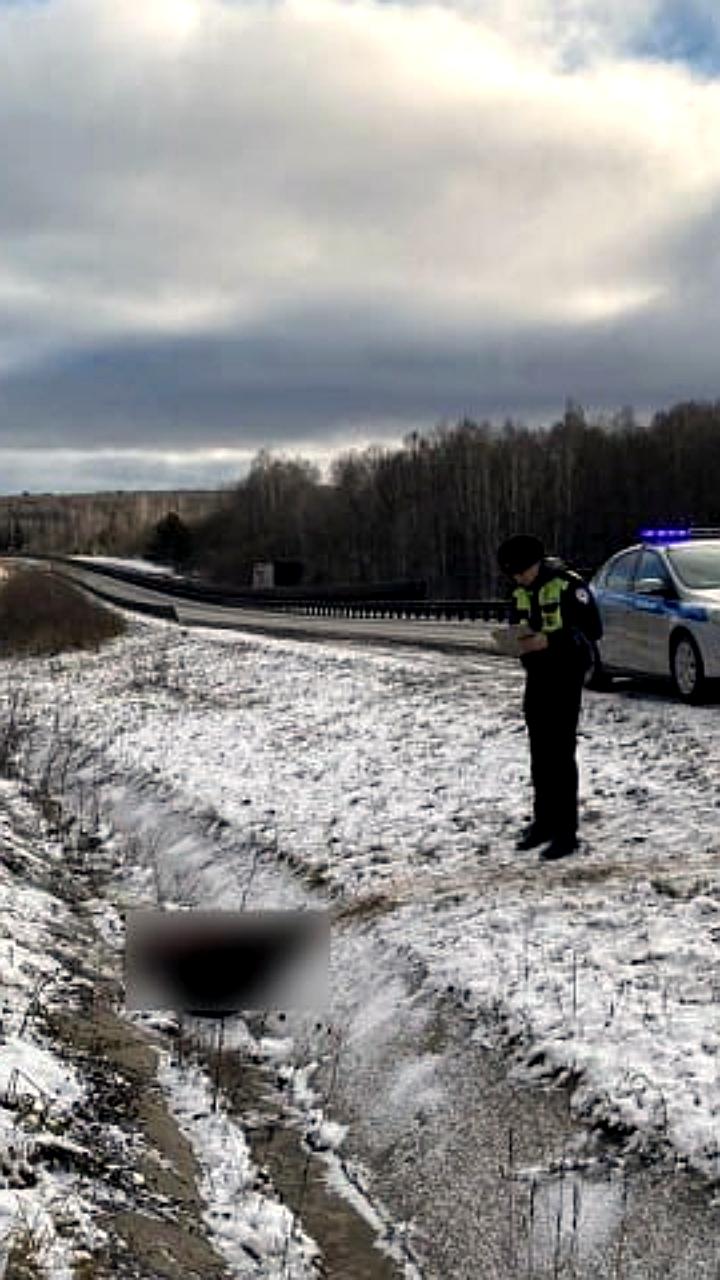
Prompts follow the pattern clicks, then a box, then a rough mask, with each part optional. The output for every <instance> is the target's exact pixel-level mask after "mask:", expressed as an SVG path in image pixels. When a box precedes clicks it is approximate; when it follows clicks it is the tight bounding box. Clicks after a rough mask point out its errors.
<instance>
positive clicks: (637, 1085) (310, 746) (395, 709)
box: [6, 621, 720, 1274]
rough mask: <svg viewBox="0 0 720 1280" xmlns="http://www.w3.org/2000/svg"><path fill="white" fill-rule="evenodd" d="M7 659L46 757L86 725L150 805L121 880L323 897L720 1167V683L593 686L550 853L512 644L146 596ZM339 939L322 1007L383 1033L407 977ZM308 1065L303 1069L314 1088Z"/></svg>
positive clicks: (89, 756)
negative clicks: (677, 697)
mask: <svg viewBox="0 0 720 1280" xmlns="http://www.w3.org/2000/svg"><path fill="white" fill-rule="evenodd" d="M8 673H9V678H8V686H7V694H6V697H7V698H11V697H12V690H13V689H16V690H17V689H18V688H21V689H22V690H23V694H24V697H25V698H26V699H27V703H26V706H25V712H24V714H26V715H27V717H28V720H29V721H31V722H32V724H33V725H34V726H35V734H36V736H35V741H34V747H33V751H34V758H35V760H36V762H37V761H38V760H40V759H41V757H42V746H41V740H42V737H43V734H45V735H46V736H47V735H48V734H49V733H50V729H51V727H52V726H53V725H54V726H55V729H54V731H53V732H55V734H56V735H57V733H58V731H59V732H61V733H62V734H64V735H66V737H67V738H68V739H72V740H73V741H74V742H76V743H77V742H81V743H82V744H83V745H84V748H85V749H86V757H85V763H84V764H83V766H82V769H81V770H80V772H79V774H78V778H79V781H80V783H81V785H82V787H84V788H85V790H86V792H87V793H88V794H89V793H91V792H92V791H93V789H94V790H96V791H97V792H98V794H100V792H102V794H103V796H104V801H103V802H104V803H110V801H111V800H112V795H113V789H115V793H116V795H115V812H116V814H119V813H120V811H121V810H122V808H123V805H125V806H126V807H127V795H126V792H125V791H124V788H126V787H127V786H132V787H133V788H134V794H135V795H136V797H137V796H141V797H144V801H145V802H146V803H147V804H148V805H149V806H151V807H152V809H153V813H154V814H155V818H154V819H153V821H154V822H155V823H156V834H157V833H158V832H159V833H160V834H159V835H158V837H157V840H156V843H155V847H154V854H153V859H152V865H150V863H148V865H147V866H146V868H145V874H144V875H143V874H139V875H138V876H137V877H136V879H135V881H134V882H133V883H131V884H127V885H126V886H125V902H126V905H127V904H131V905H156V904H157V903H158V902H160V903H161V904H163V905H176V906H180V905H182V906H191V905H195V906H202V907H206V908H208V907H213V908H224V909H238V908H240V907H242V906H253V907H258V906H277V905H290V904H292V905H296V904H297V903H298V902H301V901H310V900H312V901H313V902H314V904H315V905H317V904H318V903H321V902H322V901H327V902H328V904H329V905H330V906H331V908H332V910H333V912H334V913H335V915H336V918H337V919H338V920H339V921H341V920H342V919H344V918H345V919H349V918H355V919H361V920H362V919H364V920H365V921H366V929H367V937H368V938H369V939H370V941H371V943H372V945H373V946H377V947H379V948H381V950H384V952H385V953H386V954H388V955H392V954H395V955H398V956H399V955H405V956H407V957H410V958H411V959H412V962H413V963H414V964H417V965H420V966H421V970H422V973H423V975H424V976H423V980H422V982H423V991H424V994H425V996H426V997H427V998H428V999H430V1000H432V999H433V998H436V999H438V1000H440V999H447V998H448V995H450V997H451V998H452V999H453V1000H455V1001H457V1002H458V1003H459V1004H460V1005H461V1006H462V1007H463V1009H464V1010H465V1011H466V1013H467V1016H468V1017H469V1018H470V1019H471V1020H473V1021H474V1022H475V1024H476V1027H477V1030H476V1033H475V1034H476V1037H477V1039H478V1042H482V1041H483V1040H485V1039H487V1037H488V1036H491V1037H492V1036H493V1035H496V1037H497V1042H498V1043H502V1044H504V1045H505V1046H506V1047H508V1046H511V1049H512V1054H513V1057H514V1062H515V1070H516V1071H517V1072H518V1074H519V1075H521V1076H524V1077H525V1078H527V1079H532V1078H537V1079H538V1080H541V1079H542V1080H545V1079H550V1078H552V1079H558V1078H563V1076H565V1077H566V1078H567V1079H568V1080H569V1081H571V1082H572V1085H573V1089H574V1093H573V1098H574V1105H575V1107H576V1108H577V1111H578V1114H580V1115H582V1116H584V1117H585V1118H587V1119H588V1120H590V1121H592V1122H595V1123H598V1124H603V1125H604V1126H606V1127H608V1128H612V1127H614V1128H615V1130H616V1131H619V1132H627V1133H629V1134H631V1135H632V1134H635V1135H636V1137H635V1141H636V1143H638V1144H643V1143H644V1144H646V1145H648V1146H650V1147H658V1146H668V1145H669V1147H670V1148H671V1149H672V1150H673V1151H674V1152H675V1153H677V1155H678V1156H679V1157H681V1158H683V1159H684V1160H686V1161H687V1162H688V1163H689V1164H690V1165H691V1166H692V1167H694V1168H695V1169H697V1170H698V1171H700V1172H701V1173H703V1174H704V1175H707V1176H709V1177H711V1178H720V1073H719V1071H718V1061H719V1055H720V1008H719V1005H718V995H719V994H720V827H719V819H720V788H719V787H718V780H719V779H720V767H719V766H720V736H719V734H718V717H719V715H720V712H719V710H718V707H717V706H707V707H698V708H688V707H685V706H682V705H680V704H678V703H677V702H675V701H673V700H672V699H671V698H670V697H669V696H668V697H666V696H664V695H663V694H662V693H660V694H656V693H652V692H648V691H647V690H645V691H621V692H613V693H609V694H592V695H591V694H588V695H586V699H585V706H584V712H583V719H582V724H581V737H580V747H579V760H580V770H581V824H582V834H583V835H584V837H585V841H586V844H585V847H584V848H583V849H582V851H581V852H580V853H579V854H578V855H577V856H576V857H574V858H573V859H569V860H567V861H566V862H563V863H560V864H557V865H553V866H545V865H541V864H540V863H539V862H538V861H537V859H536V856H535V855H533V854H530V855H527V854H525V855H519V854H517V853H516V852H515V850H514V847H513V841H514V836H515V833H516V830H517V828H518V827H519V826H520V825H522V822H523V821H524V819H525V817H526V815H527V813H528V807H529V788H528V768H527V749H526V742H525V734H524V726H523V723H522V718H521V710H520V702H521V693H522V679H523V675H522V671H521V669H520V668H519V665H517V664H515V663H514V662H512V661H509V660H505V659H499V658H494V657H492V656H490V655H488V654H487V653H483V652H480V651H478V652H477V653H476V654H473V653H469V654H461V655H457V654H456V655H445V654H441V653H430V652H423V651H422V650H421V649H417V650H408V649H404V650H401V651H393V650H391V649H390V648H388V649H387V650H384V649H373V650H368V649H363V648H362V647H352V646H348V645H341V644H334V643H333V644H331V643H315V644H313V645H305V644H303V643H302V642H301V641H295V640H280V639H273V638H269V637H262V636H249V635H242V634H232V635H229V634H227V633H222V634H216V633H211V632H209V631H200V630H198V631H193V632H191V633H187V632H182V631H181V630H179V629H178V628H177V627H174V626H172V625H171V624H164V623H162V622H154V621H153V622H141V623H133V624H132V627H131V632H130V634H129V635H128V636H127V637H125V638H123V639H121V640H118V641H114V642H113V643H112V644H111V645H109V646H107V647H106V648H105V649H104V650H103V651H102V652H101V653H99V654H98V655H96V656H88V655H87V654H83V655H78V656H74V655H73V656H64V657H61V658H57V659H55V660H53V661H52V662H51V663H47V662H42V661H38V660H27V661H24V662H22V663H20V662H18V663H13V664H12V667H11V668H8ZM58 727H59V729H58ZM80 775H81V776H80ZM77 780H78V779H76V781H77ZM123 797H125V798H124V799H123ZM158 813H165V814H166V815H167V829H166V833H165V838H164V839H162V838H161V837H162V831H161V828H162V820H160V821H159V826H158V820H157V814H158ZM184 819H187V821H188V822H191V821H193V820H198V819H202V822H203V824H204V829H205V830H206V831H208V832H211V833H213V840H212V848H211V849H210V851H209V848H208V844H207V842H203V841H202V840H198V841H194V840H192V839H191V838H189V837H187V836H183V837H180V836H178V834H177V830H179V828H177V827H176V828H172V823H175V824H177V823H178V822H180V821H182V820H184ZM138 821H142V819H141V818H140V819H138ZM127 822H128V823H129V824H130V825H132V819H131V817H129V816H128V817H127ZM173 831H174V832H175V834H173ZM268 859H270V860H271V861H272V860H274V861H275V863H276V864H281V865H283V866H285V867H287V866H289V867H291V868H293V870H294V872H295V873H296V875H297V876H298V877H299V879H298V881H297V887H296V889H295V890H293V888H292V881H283V885H284V888H283V889H282V892H281V893H280V890H279V889H278V883H279V882H278V881H277V879H273V877H272V875H271V874H269V871H268ZM288 886H290V887H288ZM279 893H280V897H278V894H279ZM101 915H102V912H99V916H101ZM105 927H106V928H107V929H108V930H109V931H110V934H111V933H112V927H111V924H108V923H107V921H106V922H105ZM116 943H118V939H117V937H116ZM347 961H348V946H347V945H344V944H341V945H339V946H338V948H337V952H336V954H335V960H334V962H333V965H332V978H333V984H334V990H335V1005H334V1013H333V1010H331V1011H330V1018H331V1020H332V1018H333V1016H334V1017H335V1021H336V1025H338V1024H339V1023H342V1020H343V1018H344V1019H345V1024H344V1028H341V1029H342V1030H344V1033H345V1034H346V1036H347V1038H348V1044H349V1046H350V1051H351V1052H355V1053H357V1054H358V1055H359V1056H361V1055H362V1054H365V1055H366V1056H367V1055H368V1054H370V1053H371V1052H373V1043H374V1042H377V1041H378V1040H381V1039H382V1037H383V1035H386V1034H387V1025H388V1022H389V1021H391V1020H392V1018H393V1016H394V1012H395V1004H396V1002H397V1001H398V1000H399V999H401V997H402V990H401V988H398V989H397V990H394V989H393V987H392V983H390V984H389V985H388V984H387V983H386V984H385V985H384V986H383V987H382V989H381V990H376V989H371V988H370V987H366V988H365V989H358V984H360V983H361V982H362V974H363V968H362V965H361V964H358V966H357V968H356V969H355V970H354V971H353V969H352V967H350V968H349V967H348V963H347ZM350 1011H352V1013H351V1012H350ZM493 1028H495V1030H493ZM276 1048H277V1046H275V1050H276ZM311 1048H312V1046H311ZM275 1050H273V1045H272V1044H271V1045H270V1049H269V1051H270V1052H272V1051H275ZM8 1062H9V1059H8ZM39 1069H40V1068H37V1070H39ZM442 1070H443V1059H442V1055H441V1054H438V1055H435V1056H433V1055H432V1054H428V1053H425V1052H423V1053H419V1054H418V1056H417V1058H416V1060H415V1061H414V1062H413V1061H412V1060H408V1059H407V1058H405V1059H404V1060H403V1061H402V1062H401V1063H398V1065H397V1073H396V1078H395V1080H394V1089H395V1092H394V1093H393V1089H392V1088H391V1090H390V1093H389V1095H388V1099H387V1100H386V1101H387V1102H388V1106H390V1107H391V1106H392V1105H393V1104H392V1098H393V1096H394V1098H395V1105H396V1107H397V1108H398V1109H402V1107H403V1106H405V1105H407V1104H406V1100H407V1097H408V1095H411V1096H412V1097H413V1098H414V1099H415V1100H416V1101H417V1099H418V1098H419V1099H421V1100H422V1101H423V1102H424V1104H425V1105H426V1106H428V1107H432V1106H433V1105H434V1101H435V1100H436V1099H437V1098H438V1097H439V1096H440V1095H441V1093H442V1090H443V1079H442ZM311 1079H312V1072H311V1071H308V1072H307V1073H306V1075H305V1076H302V1077H301V1075H300V1074H299V1073H296V1077H295V1080H294V1085H295V1086H296V1087H298V1088H300V1089H301V1091H302V1087H303V1086H305V1085H307V1087H308V1089H309V1090H310V1094H309V1095H308V1099H309V1100H308V1099H306V1102H307V1103H308V1105H310V1103H311V1102H312V1096H311ZM325 1120H326V1118H325V1117H323V1116H322V1115H319V1116H318V1125H319V1126H320V1127H322V1125H323V1124H325ZM319 1145H323V1146H326V1147H327V1148H329V1149H330V1150H331V1151H332V1150H333V1149H335V1148H337V1149H339V1150H342V1132H341V1131H340V1130H336V1129H333V1128H332V1126H327V1125H326V1128H325V1130H324V1132H323V1134H322V1140H321V1142H320V1144H319ZM57 1274H60V1272H58V1273H57ZM268 1274H270V1272H268ZM407 1274H410V1272H408V1273H407Z"/></svg>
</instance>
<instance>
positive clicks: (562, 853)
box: [540, 836, 578, 862]
mask: <svg viewBox="0 0 720 1280" xmlns="http://www.w3.org/2000/svg"><path fill="white" fill-rule="evenodd" d="M577 847H578V841H577V836H556V837H555V839H554V840H551V842H550V844H549V845H548V847H547V849H541V850H540V861H541V862H557V860H558V858H569V856H570V854H571V853H575V851H576V849H577Z"/></svg>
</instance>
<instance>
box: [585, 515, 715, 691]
mask: <svg viewBox="0 0 720 1280" xmlns="http://www.w3.org/2000/svg"><path fill="white" fill-rule="evenodd" d="M640 537H641V541H640V542H638V543H637V544H636V545H635V546H632V547H627V548H626V549H625V550H624V551H620V552H618V554H617V555H614V556H612V558H611V559H610V560H608V561H607V562H606V564H604V565H603V566H602V568H601V569H600V570H599V571H598V572H597V573H596V574H595V576H594V578H593V579H592V582H591V587H592V591H593V594H594V596H595V599H596V601H597V604H598V608H599V610H600V615H601V617H602V622H603V637H602V639H601V640H600V641H599V642H598V644H597V646H596V652H595V663H594V666H593V669H592V671H591V673H590V675H589V678H588V681H587V683H588V684H589V685H590V686H591V687H596V688H599V687H602V685H603V684H604V683H605V682H606V680H607V677H609V676H613V675H642V676H670V678H671V679H672V681H673V684H674V686H675V689H676V691H677V693H678V695H679V696H680V697H681V698H682V699H683V700H684V701H686V702H698V701H700V700H701V698H702V697H703V695H704V694H705V693H706V692H707V682H708V681H709V680H713V679H720V529H679V528H665V529H643V530H641V533H640Z"/></svg>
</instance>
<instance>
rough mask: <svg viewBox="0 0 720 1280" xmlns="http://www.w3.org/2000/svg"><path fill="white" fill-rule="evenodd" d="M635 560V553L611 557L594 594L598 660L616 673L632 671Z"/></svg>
mask: <svg viewBox="0 0 720 1280" xmlns="http://www.w3.org/2000/svg"><path fill="white" fill-rule="evenodd" d="M639 559H640V551H639V550H638V549H635V550H634V551H623V552H622V553H621V554H620V555H619V556H615V558H614V560H611V561H610V563H609V565H608V567H607V570H606V572H605V574H604V575H603V578H602V581H601V583H600V585H599V587H598V588H597V589H596V592H595V594H596V598H597V601H598V606H599V608H600V614H601V617H602V623H603V637H602V640H601V641H600V658H601V660H602V662H603V665H604V666H606V667H612V668H617V669H618V670H623V669H624V670H634V655H633V647H632V626H631V621H632V615H633V608H634V601H635V597H634V595H633V590H632V587H633V581H634V578H635V570H636V569H637V565H638V561H639Z"/></svg>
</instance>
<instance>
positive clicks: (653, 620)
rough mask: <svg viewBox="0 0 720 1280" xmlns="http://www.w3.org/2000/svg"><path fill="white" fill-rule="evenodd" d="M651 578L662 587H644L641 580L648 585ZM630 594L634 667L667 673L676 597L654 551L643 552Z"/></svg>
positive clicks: (657, 674) (659, 557)
mask: <svg viewBox="0 0 720 1280" xmlns="http://www.w3.org/2000/svg"><path fill="white" fill-rule="evenodd" d="M652 582H655V583H658V582H660V583H662V584H663V587H664V590H663V591H662V592H661V591H660V590H659V589H658V590H657V591H652V592H650V591H643V584H646V585H647V586H648V587H649V586H650V584H651V583H652ZM633 595H634V599H635V607H634V609H633V611H632V614H631V617H630V618H629V620H628V626H629V630H630V646H631V650H632V653H633V655H634V657H635V661H636V663H637V670H638V671H640V672H641V673H642V674H644V675H655V676H660V675H667V674H668V671H669V657H668V654H669V645H670V628H671V626H672V623H673V619H674V618H675V616H676V615H677V611H678V601H677V591H676V590H675V585H674V583H673V581H672V579H671V577H670V574H669V572H668V569H667V566H666V564H665V561H664V560H663V558H662V556H660V555H658V553H657V551H650V550H645V551H643V552H642V554H641V556H640V561H639V564H638V567H637V572H636V574H635V581H634V589H633Z"/></svg>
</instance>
